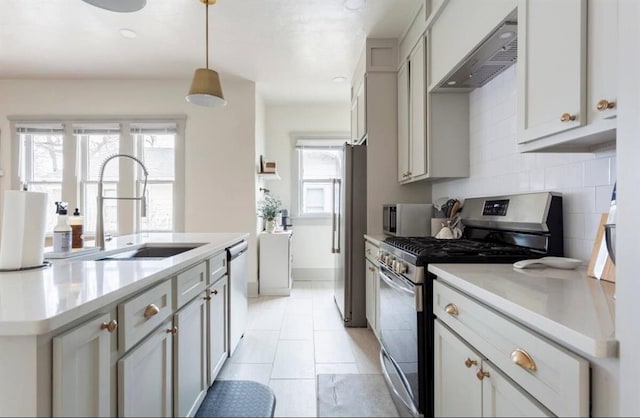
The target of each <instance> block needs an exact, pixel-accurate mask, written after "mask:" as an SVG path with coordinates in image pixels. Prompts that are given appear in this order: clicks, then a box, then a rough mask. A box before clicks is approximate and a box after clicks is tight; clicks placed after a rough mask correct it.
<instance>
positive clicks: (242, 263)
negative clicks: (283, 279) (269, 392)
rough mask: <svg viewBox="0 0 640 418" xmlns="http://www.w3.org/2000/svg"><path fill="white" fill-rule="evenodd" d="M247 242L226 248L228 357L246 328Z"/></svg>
mask: <svg viewBox="0 0 640 418" xmlns="http://www.w3.org/2000/svg"><path fill="white" fill-rule="evenodd" d="M248 248H249V244H248V243H247V241H241V242H239V243H237V244H234V245H232V246H231V247H229V248H227V260H228V263H227V268H228V271H227V273H228V274H229V356H232V355H233V353H234V351H235V350H236V347H237V346H238V343H239V342H240V339H241V338H242V336H243V335H244V330H245V328H246V327H247V310H248V302H247V276H248V273H249V268H248V265H247V249H248Z"/></svg>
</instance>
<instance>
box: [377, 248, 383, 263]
mask: <svg viewBox="0 0 640 418" xmlns="http://www.w3.org/2000/svg"><path fill="white" fill-rule="evenodd" d="M383 256H384V251H381V250H378V255H377V256H376V260H378V261H380V260H382V257H383Z"/></svg>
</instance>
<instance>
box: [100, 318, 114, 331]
mask: <svg viewBox="0 0 640 418" xmlns="http://www.w3.org/2000/svg"><path fill="white" fill-rule="evenodd" d="M117 328H118V321H116V320H115V319H112V320H111V321H109V322H103V323H102V324H100V329H106V330H107V331H109V332H113V331H115V330H116V329H117Z"/></svg>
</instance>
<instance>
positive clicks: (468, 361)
mask: <svg viewBox="0 0 640 418" xmlns="http://www.w3.org/2000/svg"><path fill="white" fill-rule="evenodd" d="M464 365H465V366H467V369H469V368H471V366H477V365H478V362H477V361H476V360H471V359H470V358H469V357H467V359H466V360H465V361H464Z"/></svg>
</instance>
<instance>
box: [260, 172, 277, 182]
mask: <svg viewBox="0 0 640 418" xmlns="http://www.w3.org/2000/svg"><path fill="white" fill-rule="evenodd" d="M258 177H260V178H262V179H265V180H281V178H280V176H279V175H278V173H258Z"/></svg>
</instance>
